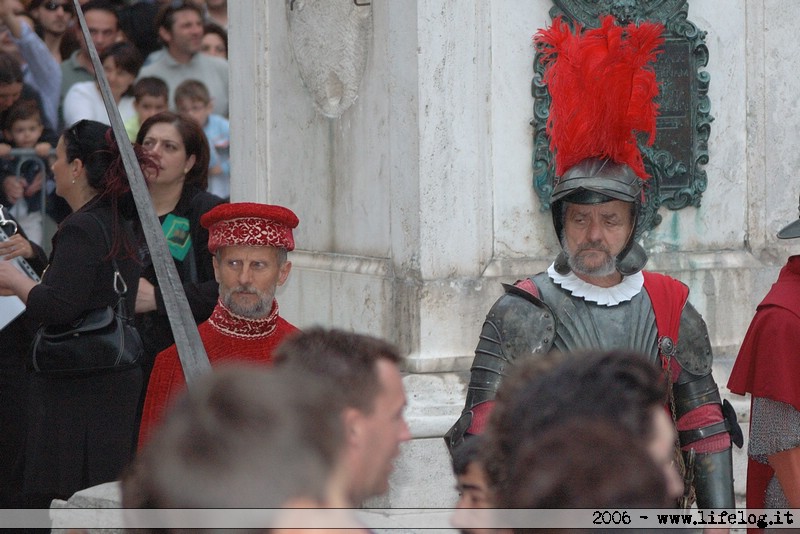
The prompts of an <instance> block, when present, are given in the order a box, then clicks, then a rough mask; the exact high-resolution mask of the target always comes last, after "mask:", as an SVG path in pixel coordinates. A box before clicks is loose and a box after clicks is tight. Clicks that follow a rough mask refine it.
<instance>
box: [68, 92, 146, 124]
mask: <svg viewBox="0 0 800 534" xmlns="http://www.w3.org/2000/svg"><path fill="white" fill-rule="evenodd" d="M117 108H118V109H119V114H120V115H121V116H122V122H123V123H124V122H125V121H127V120H128V119H130V118H131V117H133V116H134V115H136V110H135V109H133V97H132V96H123V97H122V99H121V100H120V101H119V103H118V104H117ZM62 113H63V115H64V125H65V126H66V127H70V126H72V125H73V124H75V123H76V122H78V121H79V120H81V119H90V120H94V121H97V122H102V123H103V124H108V125H110V124H111V120H110V119H109V118H108V113H107V112H106V106H105V104H104V103H103V96H102V95H101V94H100V90H99V89H98V88H97V84H96V83H95V82H94V81H90V82H78V83H76V84H73V86H72V87H70V89H69V91H67V95H66V96H65V97H64V105H63V108H62Z"/></svg>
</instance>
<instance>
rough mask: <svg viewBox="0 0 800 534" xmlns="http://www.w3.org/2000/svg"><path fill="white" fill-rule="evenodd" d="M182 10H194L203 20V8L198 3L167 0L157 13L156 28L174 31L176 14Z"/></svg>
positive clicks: (184, 0)
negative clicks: (170, 0) (168, 0)
mask: <svg viewBox="0 0 800 534" xmlns="http://www.w3.org/2000/svg"><path fill="white" fill-rule="evenodd" d="M181 11H194V12H195V13H197V15H198V16H199V17H200V20H203V10H202V9H200V8H199V7H198V6H197V5H196V4H194V3H192V2H189V1H187V0H176V1H174V2H166V3H165V4H164V5H163V6H161V9H160V10H159V11H158V14H157V15H156V20H155V23H156V28H163V29H165V30H167V31H168V32H170V33H172V26H173V24H175V14H176V13H179V12H181Z"/></svg>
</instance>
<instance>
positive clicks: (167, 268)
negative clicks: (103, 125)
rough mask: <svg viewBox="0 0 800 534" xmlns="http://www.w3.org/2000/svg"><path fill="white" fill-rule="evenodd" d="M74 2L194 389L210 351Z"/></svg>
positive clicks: (206, 368) (76, 0) (186, 373)
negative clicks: (198, 328)
mask: <svg viewBox="0 0 800 534" xmlns="http://www.w3.org/2000/svg"><path fill="white" fill-rule="evenodd" d="M72 1H73V5H74V6H75V13H76V14H77V16H78V22H79V23H80V25H81V31H82V32H83V38H84V39H85V40H86V48H87V50H88V52H89V57H90V58H91V60H92V66H93V67H94V74H95V78H96V79H97V84H98V86H99V87H100V94H101V95H103V102H104V103H105V106H106V111H107V112H108V118H109V119H110V120H111V128H112V130H113V131H114V137H115V138H116V140H117V145H118V146H119V151H120V154H121V155H122V162H123V164H124V166H125V172H126V173H127V174H128V181H129V182H130V184H131V191H132V192H133V199H134V201H135V202H136V211H137V212H138V213H139V219H140V221H141V223H142V229H143V231H144V236H145V240H146V241H147V247H148V248H149V249H150V257H151V258H152V260H153V267H154V268H155V271H156V278H157V279H158V285H159V287H160V288H161V295H162V296H163V297H164V306H165V307H166V309H167V317H168V318H169V323H170V327H171V328H172V334H173V336H174V337H175V345H176V347H177V349H178V357H179V358H180V361H181V366H182V367H183V374H184V376H185V377H186V384H187V387H191V385H192V383H193V382H194V381H195V380H196V379H197V378H198V377H200V375H202V374H204V373H206V372H208V371H210V370H211V364H210V363H209V362H208V356H207V355H206V349H205V347H203V342H202V340H201V339H200V333H199V332H198V331H197V325H196V324H195V322H194V319H193V315H192V311H191V309H190V308H189V301H188V300H186V293H185V292H184V291H183V283H182V282H181V279H180V277H179V276H178V271H177V269H176V268H175V264H174V263H173V261H172V255H171V254H170V252H169V248H168V247H167V240H166V238H165V237H164V232H163V231H162V229H161V224H160V223H159V222H158V216H156V212H155V209H154V208H153V203H152V200H151V198H150V193H149V192H148V190H147V183H146V182H145V179H144V175H143V174H142V169H141V167H139V162H138V161H137V159H136V154H135V153H134V152H133V147H132V145H131V143H130V142H129V141H128V134H127V133H126V132H125V126H124V125H123V123H122V117H121V116H120V114H119V109H117V104H116V103H115V102H114V96H113V95H112V94H111V88H110V87H109V85H108V79H107V78H106V74H105V71H103V65H102V63H100V57H99V56H98V54H97V49H96V48H95V46H94V43H93V42H92V36H91V34H90V33H89V27H88V26H87V25H86V19H85V18H84V16H83V10H82V9H81V5H80V2H79V0H72Z"/></svg>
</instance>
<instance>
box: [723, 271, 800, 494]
mask: <svg viewBox="0 0 800 534" xmlns="http://www.w3.org/2000/svg"><path fill="white" fill-rule="evenodd" d="M797 347H800V256H792V257H791V258H789V261H788V262H787V264H786V265H785V266H784V267H783V269H781V272H780V274H779V275H778V280H777V281H776V282H775V284H773V286H772V289H770V291H769V293H767V296H766V297H764V300H763V301H761V304H759V305H758V307H757V308H756V315H755V317H753V321H752V322H751V323H750V328H748V329H747V334H745V337H744V341H743V342H742V347H741V349H739V355H738V356H737V357H736V362H735V363H734V365H733V369H732V370H731V376H730V379H729V380H728V389H730V390H731V391H732V392H734V393H738V394H739V395H744V394H745V393H750V394H751V395H752V396H753V397H762V398H767V399H771V400H774V401H778V402H784V403H786V404H790V405H791V406H793V407H794V409H795V410H800V387H798V385H797V377H798V376H800V358H798V357H797ZM773 475H774V471H773V470H772V468H771V467H770V466H769V465H765V464H762V463H760V462H756V461H755V460H753V459H752V458H748V461H747V507H748V508H764V493H765V492H766V489H767V484H768V483H769V481H770V480H771V479H772V477H773Z"/></svg>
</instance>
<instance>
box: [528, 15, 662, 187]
mask: <svg viewBox="0 0 800 534" xmlns="http://www.w3.org/2000/svg"><path fill="white" fill-rule="evenodd" d="M663 30H664V27H663V25H661V24H658V23H652V22H644V23H641V24H640V25H638V26H636V25H634V24H628V25H626V26H618V25H616V24H615V22H614V18H613V17H612V16H610V15H609V16H606V17H604V18H603V19H602V20H601V25H600V27H599V28H593V29H583V28H582V27H580V25H578V26H577V27H576V29H575V31H574V32H573V31H572V30H571V29H570V27H569V25H568V24H567V23H566V22H565V21H564V20H563V19H562V18H560V17H559V18H556V19H555V20H554V21H553V24H552V26H551V27H550V28H547V29H543V30H540V31H539V32H537V34H536V35H535V36H534V42H535V44H536V46H537V49H538V50H539V52H540V53H541V60H542V62H543V63H544V65H545V73H544V83H545V84H546V85H547V87H548V90H549V92H550V96H551V99H552V102H551V105H550V115H549V117H548V119H547V134H548V135H549V136H550V149H551V150H552V151H553V152H554V153H555V160H556V176H561V175H562V174H563V173H564V172H565V171H566V170H568V169H570V168H571V167H573V166H574V165H575V164H577V163H579V162H581V161H583V160H585V159H586V158H599V159H602V160H611V161H612V162H615V163H620V164H625V165H628V166H629V167H630V168H631V169H632V170H633V171H634V172H635V173H636V175H637V176H639V177H640V178H642V179H646V178H648V174H647V172H646V171H645V170H644V162H643V161H642V154H641V151H640V150H639V147H638V144H637V138H638V136H640V135H643V136H645V137H646V144H647V145H648V146H650V145H652V144H653V141H654V140H655V135H656V115H657V111H658V105H657V104H656V103H655V102H654V99H655V97H656V96H658V84H657V82H656V74H655V70H654V68H653V63H654V62H655V60H656V57H657V55H658V54H659V53H660V52H661V51H660V50H658V47H659V46H660V45H661V44H662V43H663V42H664V39H663V37H662V33H663Z"/></svg>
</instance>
